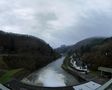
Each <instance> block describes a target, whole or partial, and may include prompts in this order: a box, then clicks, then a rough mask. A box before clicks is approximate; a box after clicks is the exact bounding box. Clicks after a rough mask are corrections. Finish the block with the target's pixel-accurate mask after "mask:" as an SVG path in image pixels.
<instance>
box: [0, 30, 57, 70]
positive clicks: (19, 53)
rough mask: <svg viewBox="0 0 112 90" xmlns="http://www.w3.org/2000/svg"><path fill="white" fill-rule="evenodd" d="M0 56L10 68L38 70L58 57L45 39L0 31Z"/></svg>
mask: <svg viewBox="0 0 112 90" xmlns="http://www.w3.org/2000/svg"><path fill="white" fill-rule="evenodd" d="M0 55H1V56H0V57H2V55H5V56H3V58H2V65H1V66H0V68H2V66H3V62H4V63H5V64H4V65H6V66H7V67H8V68H25V69H29V70H36V69H38V68H40V67H42V66H44V65H46V64H48V63H50V62H51V61H53V60H55V59H56V58H58V56H59V54H58V53H56V52H55V51H54V50H53V49H52V48H51V47H50V46H49V44H47V43H46V42H45V41H43V40H41V39H39V38H37V37H34V36H31V35H22V34H14V33H7V32H3V31H0Z"/></svg>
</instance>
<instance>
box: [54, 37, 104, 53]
mask: <svg viewBox="0 0 112 90" xmlns="http://www.w3.org/2000/svg"><path fill="white" fill-rule="evenodd" d="M104 39H105V38H104V37H92V38H87V39H84V40H81V41H79V42H77V43H76V44H74V45H70V46H66V45H62V46H60V47H59V48H56V49H55V50H56V52H58V53H71V52H74V51H76V50H77V49H80V48H81V47H83V46H87V45H91V44H92V45H94V44H98V43H100V42H102V40H104Z"/></svg>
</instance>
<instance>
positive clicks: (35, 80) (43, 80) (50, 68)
mask: <svg viewBox="0 0 112 90" xmlns="http://www.w3.org/2000/svg"><path fill="white" fill-rule="evenodd" d="M64 58H65V57H62V58H59V59H57V60H56V61H54V62H52V63H50V64H48V65H47V66H45V67H43V68H42V69H40V70H38V71H36V72H34V73H32V74H30V75H29V76H28V77H26V78H24V79H23V80H22V82H24V83H27V84H30V85H36V86H43V87H63V86H71V85H76V84H79V82H78V80H77V79H76V78H75V77H74V76H72V75H71V74H69V73H67V72H66V71H64V70H63V69H62V68H61V65H62V63H63V60H64Z"/></svg>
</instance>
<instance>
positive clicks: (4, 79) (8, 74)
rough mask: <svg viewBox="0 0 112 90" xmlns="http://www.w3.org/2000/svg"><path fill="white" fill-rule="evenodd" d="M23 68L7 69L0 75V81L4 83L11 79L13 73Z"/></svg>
mask: <svg viewBox="0 0 112 90" xmlns="http://www.w3.org/2000/svg"><path fill="white" fill-rule="evenodd" d="M22 70H23V69H14V70H9V71H7V72H6V73H5V74H4V75H2V76H1V77H0V83H2V84H5V83H6V82H7V81H9V80H10V79H12V78H13V77H14V75H15V74H17V73H18V72H20V71H22Z"/></svg>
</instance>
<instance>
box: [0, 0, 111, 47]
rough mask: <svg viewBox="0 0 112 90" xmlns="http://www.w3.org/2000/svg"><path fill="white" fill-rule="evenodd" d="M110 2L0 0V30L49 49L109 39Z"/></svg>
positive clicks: (98, 0)
mask: <svg viewBox="0 0 112 90" xmlns="http://www.w3.org/2000/svg"><path fill="white" fill-rule="evenodd" d="M111 24H112V0H0V30H3V31H7V32H14V33H21V34H29V35H34V36H36V37H39V38H41V39H43V40H44V41H46V42H47V43H49V44H50V45H51V46H52V47H53V48H56V47H59V46H60V45H63V44H66V45H71V44H75V43H76V42H78V41H80V40H82V39H84V38H88V37H95V36H112V25H111Z"/></svg>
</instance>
